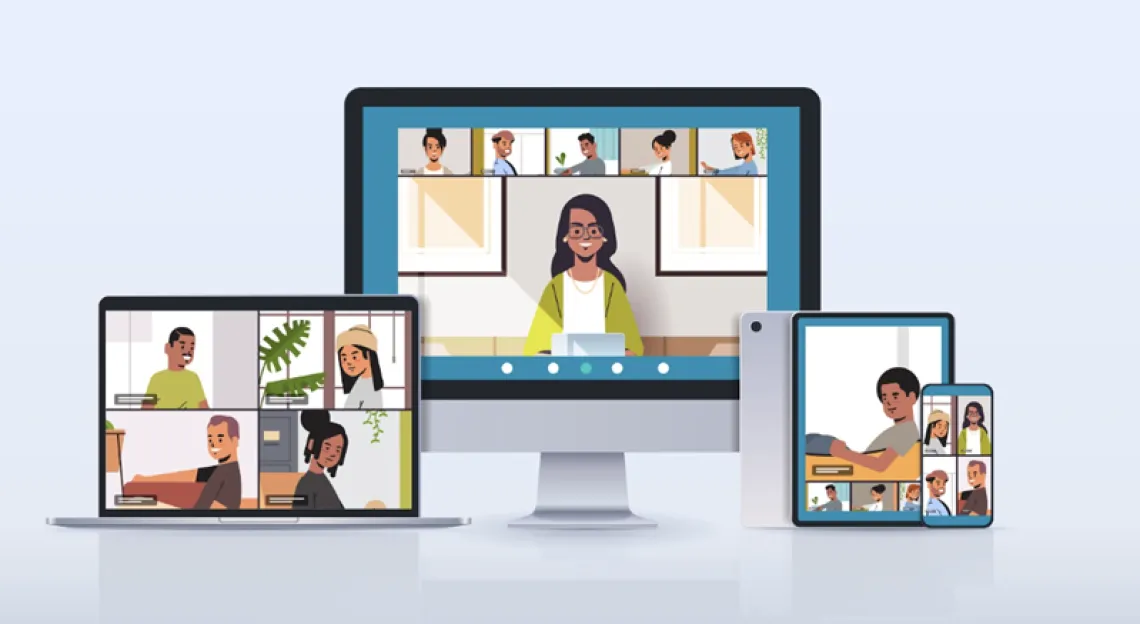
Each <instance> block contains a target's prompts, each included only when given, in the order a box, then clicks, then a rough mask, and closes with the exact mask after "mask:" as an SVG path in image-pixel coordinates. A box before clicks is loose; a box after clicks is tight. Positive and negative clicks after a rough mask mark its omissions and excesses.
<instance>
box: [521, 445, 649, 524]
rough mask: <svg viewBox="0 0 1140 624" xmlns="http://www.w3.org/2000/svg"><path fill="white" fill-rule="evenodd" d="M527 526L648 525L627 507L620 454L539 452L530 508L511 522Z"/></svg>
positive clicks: (647, 522)
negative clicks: (535, 494) (533, 501)
mask: <svg viewBox="0 0 1140 624" xmlns="http://www.w3.org/2000/svg"><path fill="white" fill-rule="evenodd" d="M508 526H510V527H511V528H529V529H610V530H612V529H652V528H655V527H656V526H657V523H656V522H654V521H653V520H648V519H646V518H642V517H641V516H638V515H637V514H635V513H633V512H632V511H630V510H629V496H628V493H627V489H626V483H625V454H624V453H543V454H542V456H541V458H540V459H539V464H538V503H537V504H536V505H535V506H534V513H532V514H530V515H529V516H526V517H524V518H519V519H518V520H515V521H514V522H511V523H510V524H509V525H508Z"/></svg>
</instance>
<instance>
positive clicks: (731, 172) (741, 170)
mask: <svg viewBox="0 0 1140 624" xmlns="http://www.w3.org/2000/svg"><path fill="white" fill-rule="evenodd" d="M712 174H713V175H718V176H754V175H759V174H760V168H759V167H757V166H756V159H755V158H753V159H752V160H746V161H744V162H742V163H740V164H739V165H737V166H735V167H729V168H727V169H717V170H715V171H713V172H712Z"/></svg>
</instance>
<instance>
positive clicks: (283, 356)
mask: <svg viewBox="0 0 1140 624" xmlns="http://www.w3.org/2000/svg"><path fill="white" fill-rule="evenodd" d="M311 328H312V322H311V321H305V320H291V321H285V322H284V323H282V324H281V327H274V328H273V333H272V334H270V335H267V336H265V337H264V338H262V339H261V342H262V343H263V344H262V345H261V346H259V347H258V354H259V357H260V358H261V370H262V372H263V373H264V372H265V371H266V370H269V371H270V372H273V373H279V372H281V371H282V370H284V369H285V367H286V366H288V365H289V364H292V363H293V358H295V357H297V356H299V355H301V349H302V348H303V347H304V346H305V345H306V344H308V340H309V330H310V329H311ZM309 377H312V375H309ZM321 379H322V382H323V380H324V376H323V375H321ZM274 383H276V382H274Z"/></svg>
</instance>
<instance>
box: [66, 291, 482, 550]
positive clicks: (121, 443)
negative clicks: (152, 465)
mask: <svg viewBox="0 0 1140 624" xmlns="http://www.w3.org/2000/svg"><path fill="white" fill-rule="evenodd" d="M267 310H273V311H281V310H299V311H318V312H317V313H318V314H320V313H325V314H328V313H329V312H331V313H332V315H333V316H334V318H335V315H345V316H356V315H357V314H360V315H365V316H366V318H368V319H369V322H371V318H372V317H371V315H373V314H375V311H391V312H393V314H403V315H404V316H403V318H404V319H405V320H404V322H406V323H407V324H408V326H407V332H408V333H407V337H408V338H409V340H407V341H406V344H410V345H411V347H410V348H409V349H406V351H405V357H406V361H407V362H408V363H409V364H408V365H407V369H408V371H410V375H406V376H405V382H404V383H405V384H407V385H408V386H409V387H410V388H411V391H410V392H409V393H407V396H408V397H410V399H409V404H408V405H407V406H406V407H401V408H395V409H397V410H400V411H401V412H408V413H409V416H408V419H409V421H410V422H411V423H412V428H411V431H414V434H413V437H412V440H414V442H413V443H412V444H411V449H412V450H411V453H412V460H411V462H410V465H411V467H412V469H411V474H412V475H413V477H412V479H411V486H410V488H411V492H412V494H411V500H412V503H411V509H408V508H407V507H406V506H404V508H402V509H386V508H364V509H349V510H339V511H315V510H304V511H296V512H293V511H289V510H288V509H261V508H260V503H258V504H257V506H256V507H255V508H251V509H247V508H246V506H245V504H243V505H241V506H240V507H241V508H240V509H238V510H235V512H233V513H230V512H227V511H190V510H188V509H187V508H185V507H181V508H180V509H172V510H166V509H162V510H160V509H153V508H152V509H150V510H146V509H137V510H136V509H130V510H124V509H122V507H121V506H120V505H119V501H120V499H122V500H123V501H124V502H129V501H130V500H131V499H133V498H137V497H132V496H127V494H126V491H125V488H126V483H124V482H123V481H124V479H123V477H122V475H123V473H124V472H125V470H126V469H125V468H124V465H123V464H122V462H123V461H124V458H126V457H128V456H127V455H125V454H124V452H123V451H124V448H129V446H130V444H131V443H132V442H134V443H135V444H136V445H138V444H140V443H141V442H142V440H139V439H132V438H133V437H137V435H138V434H136V436H131V432H129V431H127V432H125V433H122V434H120V435H113V434H115V433H116V430H114V429H113V428H112V424H111V423H112V419H116V420H119V421H122V420H127V419H128V415H129V416H130V418H134V419H136V420H134V421H133V422H135V423H139V422H142V421H139V420H137V419H138V418H199V419H201V418H209V414H212V413H213V412H215V411H216V412H218V413H225V412H227V411H228V412H235V411H242V410H243V408H237V409H235V410H230V409H226V408H219V409H217V410H210V409H208V408H203V409H200V410H176V409H169V410H163V409H161V402H159V403H158V404H157V405H156V408H155V409H152V410H140V409H134V410H129V411H128V410H127V409H121V410H114V409H109V408H108V406H109V405H112V406H118V405H121V406H124V407H127V406H132V405H133V406H137V405H138V404H139V402H140V401H144V402H151V403H153V402H154V401H156V400H158V401H160V399H156V398H155V397H152V396H149V395H145V394H138V393H135V394H131V393H130V392H127V393H124V394H118V393H115V392H108V386H109V384H108V383H107V380H108V379H109V378H108V375H109V371H108V370H107V369H108V361H109V359H108V353H107V351H108V348H107V345H108V339H109V337H110V336H109V335H108V332H109V328H108V324H109V323H108V319H109V316H114V315H115V314H116V313H127V314H128V316H129V315H130V314H134V315H136V316H141V315H143V314H144V313H147V312H162V313H164V314H165V316H164V318H171V314H170V313H172V312H177V313H179V314H181V313H185V316H187V317H194V314H195V313H196V314H197V315H198V316H197V317H195V318H201V315H203V314H213V315H214V317H213V318H214V319H218V318H222V317H221V316H219V314H222V315H225V314H228V315H230V316H228V317H225V318H226V319H227V321H233V320H237V319H239V318H240V317H241V316H242V314H241V313H245V312H248V313H251V314H253V315H256V316H257V318H256V319H254V320H253V322H252V326H253V327H260V325H259V324H264V320H263V316H265V315H268V314H269V313H268V312H265V311H267ZM306 313H309V314H311V312H300V313H298V315H301V314H306ZM120 316H121V314H120ZM154 316H157V314H155V315H154ZM115 318H118V317H115ZM285 318H286V319H288V318H289V317H285ZM274 322H277V321H276V320H275V321H274ZM395 322H396V321H395V320H393V321H392V323H393V325H392V327H393V328H394V327H395V324H394V323H395ZM111 324H112V325H113V323H111ZM223 325H226V326H227V327H225V331H226V332H228V334H226V336H225V339H226V340H227V341H229V342H228V343H227V344H232V341H233V340H234V335H235V334H240V332H241V327H240V325H241V323H240V322H238V323H234V322H227V323H218V324H216V325H215V324H210V328H211V330H216V331H217V333H218V334H219V336H221V335H222V334H223ZM144 328H145V329H146V331H145V332H137V331H136V332H133V333H132V332H131V331H128V334H131V335H132V336H133V334H135V333H146V334H151V335H154V334H156V333H157V334H158V335H160V338H159V340H160V341H161V343H162V345H163V348H164V349H165V348H166V347H165V343H167V332H170V331H171V329H170V328H169V327H165V326H162V327H154V328H149V327H144ZM178 329H181V328H178ZM338 329H343V328H339V327H338ZM353 329H356V328H353ZM114 330H115V328H114V327H111V328H110V331H111V333H112V334H113V333H114ZM254 331H257V334H256V335H261V334H262V333H265V332H264V331H262V330H254ZM393 331H394V330H393ZM314 333H315V332H314ZM346 333H347V332H346ZM267 335H271V332H270V333H268V334H267ZM358 335H359V334H358ZM365 335H367V332H365ZM419 336H420V332H419V304H418V302H417V301H416V300H415V298H414V297H408V296H317V297H108V298H105V299H103V300H102V301H101V302H100V303H99V345H100V347H99V351H100V353H99V367H100V375H99V380H100V389H99V409H98V414H99V420H100V427H101V440H100V442H99V448H100V465H99V474H98V479H99V484H100V485H99V487H100V489H99V494H100V506H101V507H104V509H100V510H99V516H97V517H87V518H64V517H60V518H48V519H47V523H48V524H49V525H52V526H61V527H122V528H161V529H174V528H201V527H207V528H218V529H303V528H316V527H328V528H338V527H339V528H398V527H408V528H412V527H454V526H464V525H467V524H470V522H471V521H470V519H469V518H462V517H439V518H424V517H420V516H419V499H420V497H419V478H418V470H419V444H418V440H419V435H418V433H419V420H418V415H419V413H420V412H419V407H420V401H419V387H418V385H419V363H420V353H419V345H420V339H419ZM204 338H205V337H204V336H203V337H195V340H196V341H198V340H203V339H204ZM278 338H280V336H278ZM221 339H222V338H219V340H221ZM365 340H367V339H365ZM357 342H359V340H357ZM179 344H181V343H179ZM338 344H340V343H339V342H338ZM392 344H393V345H394V344H395V342H393V343H392ZM259 345H260V346H264V345H263V344H262V343H261V342H258V343H255V344H254V345H251V349H257V348H258V346H259ZM175 347H176V345H171V348H175ZM131 348H133V343H132V345H131ZM208 349H209V347H208ZM392 349H393V350H395V347H394V346H393V347H392ZM338 350H339V348H338ZM255 353H256V351H255ZM293 355H294V357H295V356H296V354H293ZM167 357H169V358H170V359H171V361H175V360H176V357H175V356H169V355H168V356H167ZM193 357H194V356H191V359H190V361H191V362H192V361H193ZM258 357H261V356H258ZM251 361H252V360H251ZM186 369H187V370H190V367H189V365H187V367H186ZM338 372H343V371H338ZM258 382H259V383H260V382H261V380H260V378H259V379H258ZM267 390H268V388H266V391H267ZM149 391H150V390H149V387H148V390H147V392H149ZM306 397H307V395H306ZM208 398H209V397H208ZM266 398H267V397H266ZM285 402H286V403H287V402H288V401H285ZM272 403H274V402H273V401H264V400H263V399H261V400H258V401H257V403H255V404H254V405H252V406H251V407H252V409H250V410H246V411H252V412H254V413H255V414H256V416H255V417H253V418H254V419H255V420H256V422H257V426H255V427H254V429H255V430H254V431H253V434H254V435H255V436H256V438H254V446H256V447H259V453H258V455H257V460H256V461H255V465H254V469H255V471H256V477H255V478H256V479H257V480H258V483H259V485H258V490H259V491H258V499H260V498H261V497H262V494H263V492H262V491H261V485H260V483H261V480H262V478H263V477H264V476H265V474H267V473H266V467H265V466H266V463H265V462H266V460H265V452H264V447H260V445H261V444H264V443H267V442H266V441H270V440H271V441H272V443H273V444H278V443H281V444H285V442H289V443H291V446H289V448H288V449H287V451H286V452H285V455H286V456H288V455H294V454H300V451H301V450H302V447H300V446H297V445H298V444H304V443H305V438H301V437H300V436H304V435H306V434H305V433H304V432H294V433H292V434H291V436H290V435H286V438H290V437H291V438H292V439H285V440H283V441H282V440H281V438H280V434H278V433H277V432H276V431H273V432H270V431H268V429H267V427H266V425H265V424H264V422H263V419H264V418H268V417H265V416H263V415H264V414H273V416H274V417H277V418H281V417H282V416H281V415H284V414H293V413H300V414H301V420H302V422H303V421H304V418H305V417H304V413H305V411H316V412H320V411H324V412H326V413H328V412H335V413H342V412H345V413H342V414H341V415H342V416H348V415H349V414H351V413H352V412H351V411H350V410H305V411H302V412H297V411H295V410H297V409H298V408H299V409H301V410H303V409H304V405H298V406H296V407H294V406H286V407H293V410H294V411H289V412H287V411H285V410H278V411H275V412H271V411H267V410H264V407H263V406H265V405H270V404H272ZM210 405H213V403H210ZM362 409H366V408H362ZM373 411H374V412H375V411H378V410H373ZM195 412H198V414H196V413H195ZM361 413H369V412H367V411H362V412H361ZM395 413H397V414H399V415H400V416H402V414H400V412H395ZM344 420H345V422H346V423H349V424H350V426H352V424H355V423H351V422H350V420H349V419H347V418H346V419H344ZM206 422H210V421H206ZM104 423H105V428H106V431H103V428H104ZM248 424H249V422H248V421H247V425H248ZM385 426H388V425H385ZM344 431H345V432H346V433H345V436H346V437H349V436H348V432H347V430H344ZM270 433H272V434H273V435H272V436H270V435H269V434H270ZM209 435H210V431H209V430H208V431H207V438H208V439H209ZM244 437H246V438H250V437H253V436H250V435H249V433H248V432H247V433H244ZM357 439H359V437H358V438H357ZM108 440H112V442H111V443H109V442H108ZM116 440H117V442H116ZM368 443H369V440H367V439H363V440H360V441H359V442H356V447H353V449H352V450H354V451H356V452H357V453H358V454H359V453H361V452H362V451H363V452H367V451H369V450H370V449H369V447H368ZM194 444H195V445H196V446H198V447H199V448H200V446H201V443H200V442H198V441H197V440H195V442H194ZM109 445H114V446H115V447H116V448H115V449H114V450H112V449H109V448H108V446H109ZM204 446H206V447H210V446H214V445H212V444H209V443H208V444H207V445H204ZM217 446H221V445H217ZM348 447H349V444H348V443H347V442H346V443H345V448H346V449H347V448H348ZM240 448H241V449H242V450H243V452H244V448H245V446H244V445H243V446H241V447H240ZM358 448H359V449H360V450H357V449H358ZM210 450H215V449H210ZM116 451H117V452H116ZM108 455H111V456H112V457H108ZM344 456H345V458H346V459H347V457H348V452H347V450H346V451H345V452H344ZM288 461H292V462H294V463H293V464H292V469H293V470H294V471H296V470H298V469H299V468H298V466H297V463H299V462H300V460H298V459H292V460H288ZM236 463H239V462H237V461H236V460H235V464H236ZM358 463H359V462H358ZM345 464H347V465H348V467H347V468H343V467H342V470H344V471H346V472H347V471H348V470H350V469H352V468H353V466H352V464H349V463H348V462H347V461H346V462H345ZM112 465H113V466H114V469H112ZM218 465H221V464H220V463H219V464H218ZM243 465H244V463H243ZM209 468H211V467H210V466H207V468H206V469H209ZM191 470H193V469H191ZM191 470H186V471H184V472H187V473H188V472H190V471H191ZM203 470H205V469H203ZM113 472H117V473H118V477H119V480H120V483H121V484H122V487H123V488H124V490H123V494H122V495H121V496H120V495H114V500H115V501H116V503H115V505H114V509H112V510H108V509H105V507H107V505H108V503H107V500H108V498H107V489H106V488H107V487H108V486H107V483H108V480H111V481H114V479H113V478H109V477H111V476H112V473H113ZM170 474H175V473H170ZM282 474H291V475H294V476H295V475H297V474H300V475H305V474H307V471H305V470H301V471H300V472H299V473H298V472H293V473H282ZM344 474H345V472H342V476H341V479H340V480H339V481H341V482H343V480H344ZM333 476H335V475H333ZM330 482H333V480H330ZM207 486H208V483H207ZM116 491H117V490H116ZM289 493H290V494H292V493H293V492H292V490H289ZM274 498H282V497H281V496H269V495H266V496H265V499H266V501H267V503H266V504H267V505H268V504H270V503H269V501H271V500H272V499H274ZM286 498H288V496H286ZM255 500H256V499H255ZM243 502H244V500H243ZM157 504H158V501H157V500H156V501H155V505H157Z"/></svg>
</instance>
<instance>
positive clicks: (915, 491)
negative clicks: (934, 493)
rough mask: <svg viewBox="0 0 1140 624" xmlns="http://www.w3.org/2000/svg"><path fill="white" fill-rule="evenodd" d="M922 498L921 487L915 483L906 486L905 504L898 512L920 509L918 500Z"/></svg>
mask: <svg viewBox="0 0 1140 624" xmlns="http://www.w3.org/2000/svg"><path fill="white" fill-rule="evenodd" d="M921 496H922V486H921V485H919V484H917V483H911V484H910V485H908V486H906V502H904V503H903V506H902V509H901V510H900V511H918V510H919V509H921V507H920V506H919V503H918V499H919V498H920V497H921Z"/></svg>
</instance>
